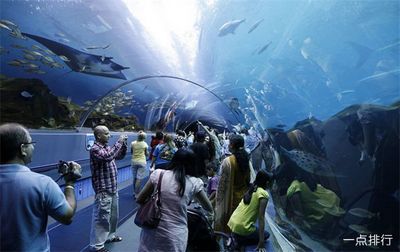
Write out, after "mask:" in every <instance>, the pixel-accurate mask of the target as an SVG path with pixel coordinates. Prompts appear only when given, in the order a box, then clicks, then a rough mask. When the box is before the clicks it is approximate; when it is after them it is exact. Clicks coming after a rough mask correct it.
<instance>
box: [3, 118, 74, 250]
mask: <svg viewBox="0 0 400 252" xmlns="http://www.w3.org/2000/svg"><path fill="white" fill-rule="evenodd" d="M35 143H36V142H34V141H32V138H31V136H30V134H29V132H28V131H27V130H26V129H25V128H24V127H23V126H22V125H20V124H16V123H7V124H3V125H1V126H0V153H1V154H0V199H1V200H0V201H1V203H0V251H49V250H50V241H49V237H48V234H47V218H48V216H51V217H53V218H54V219H56V220H57V221H59V222H61V223H63V224H67V225H68V224H70V223H71V222H72V217H73V216H74V213H75V210H76V200H75V193H74V183H75V179H74V178H73V177H70V176H68V175H67V176H64V179H65V184H66V186H65V189H64V193H63V192H62V191H61V189H60V187H59V186H58V185H57V184H56V182H54V181H53V180H52V179H51V178H50V177H48V176H45V175H42V174H39V173H35V172H32V171H31V170H30V169H29V168H28V167H26V165H27V164H28V163H30V162H31V160H32V155H33V150H34V149H35V148H34V144H35ZM70 165H72V166H73V168H74V169H77V170H80V165H79V164H77V163H75V162H70Z"/></svg>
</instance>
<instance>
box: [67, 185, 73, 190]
mask: <svg viewBox="0 0 400 252" xmlns="http://www.w3.org/2000/svg"><path fill="white" fill-rule="evenodd" d="M67 188H70V189H72V190H75V187H73V186H72V185H67V186H65V189H67Z"/></svg>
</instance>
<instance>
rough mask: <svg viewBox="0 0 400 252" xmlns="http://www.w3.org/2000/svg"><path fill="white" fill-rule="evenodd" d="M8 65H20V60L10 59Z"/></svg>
mask: <svg viewBox="0 0 400 252" xmlns="http://www.w3.org/2000/svg"><path fill="white" fill-rule="evenodd" d="M7 64H8V65H10V66H21V62H19V61H17V60H12V61H10V62H8V63H7Z"/></svg>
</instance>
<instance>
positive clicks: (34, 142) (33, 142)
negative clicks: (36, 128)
mask: <svg viewBox="0 0 400 252" xmlns="http://www.w3.org/2000/svg"><path fill="white" fill-rule="evenodd" d="M22 144H25V145H28V144H32V145H35V144H36V141H31V142H29V143H22Z"/></svg>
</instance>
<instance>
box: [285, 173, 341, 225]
mask: <svg viewBox="0 0 400 252" xmlns="http://www.w3.org/2000/svg"><path fill="white" fill-rule="evenodd" d="M297 192H298V193H300V200H301V204H302V207H303V211H304V212H303V214H304V217H305V220H306V221H308V222H309V224H310V225H317V224H322V223H324V222H326V221H329V219H331V216H330V215H329V214H328V213H327V212H326V211H324V209H325V208H330V209H336V208H339V205H340V199H339V197H338V196H337V195H336V193H335V192H333V191H331V190H329V189H326V188H325V187H323V186H322V185H320V184H317V188H316V189H315V191H311V190H310V188H309V187H308V186H307V184H306V183H304V182H300V181H298V180H294V181H293V182H292V184H291V185H290V186H289V188H288V190H287V193H286V196H287V197H288V198H290V197H291V196H292V195H293V194H295V193H297ZM317 200H318V201H322V202H324V206H322V205H321V204H318V202H317Z"/></svg>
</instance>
